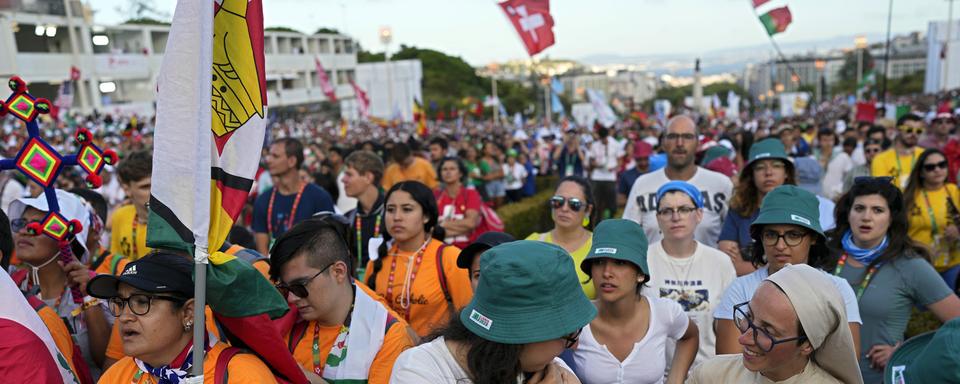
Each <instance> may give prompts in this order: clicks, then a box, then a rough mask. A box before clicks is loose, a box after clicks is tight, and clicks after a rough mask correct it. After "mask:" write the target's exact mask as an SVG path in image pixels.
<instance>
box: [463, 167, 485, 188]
mask: <svg viewBox="0 0 960 384" xmlns="http://www.w3.org/2000/svg"><path fill="white" fill-rule="evenodd" d="M463 165H465V166H466V167H467V185H472V186H474V187H479V186H481V185H483V180H481V179H480V176H482V175H483V173H481V171H480V166H479V165H477V163H471V162H469V161H464V162H463Z"/></svg>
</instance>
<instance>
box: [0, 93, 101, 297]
mask: <svg viewBox="0 0 960 384" xmlns="http://www.w3.org/2000/svg"><path fill="white" fill-rule="evenodd" d="M7 85H8V86H9V87H10V90H11V91H13V94H11V95H10V97H8V98H7V99H6V101H0V117H3V116H4V115H6V114H8V113H9V114H11V115H13V116H14V117H16V118H17V119H20V120H21V121H23V122H24V123H25V124H26V126H27V134H28V140H27V142H26V143H24V144H23V146H22V147H20V151H19V152H18V153H17V156H16V157H15V158H13V159H3V160H0V170H13V169H16V170H18V171H20V173H22V174H24V175H25V176H26V177H28V178H30V180H33V181H35V182H36V183H37V184H40V186H42V187H43V194H44V196H45V197H46V199H47V206H48V207H49V208H50V211H49V212H48V213H47V216H46V217H44V218H43V220H42V221H40V222H33V223H30V224H29V225H27V230H28V232H29V233H30V234H33V235H39V234H44V235H47V236H49V237H51V238H53V239H55V240H57V241H58V242H59V244H60V258H61V260H62V261H63V262H64V263H70V262H72V261H73V260H74V259H77V258H75V257H74V255H73V251H72V250H71V248H70V239H71V238H72V235H75V234H77V233H80V231H81V230H83V224H82V223H81V222H80V221H79V220H67V219H66V218H65V217H64V216H63V215H61V214H60V205H59V204H58V203H57V195H56V190H55V189H54V184H55V181H56V180H57V176H59V175H60V172H61V171H62V170H63V169H64V167H66V166H72V165H79V166H80V168H81V169H83V170H84V172H86V173H87V177H86V182H87V185H88V186H89V187H90V188H96V187H99V186H100V185H101V183H102V179H101V178H100V171H101V170H103V166H104V165H106V164H111V165H116V164H117V160H118V159H117V153H116V152H114V151H113V150H110V149H108V150H101V149H100V148H99V147H97V146H96V145H95V144H93V135H92V134H91V133H90V131H88V130H86V129H84V128H80V129H78V130H77V134H76V137H75V138H76V140H77V142H78V143H79V144H80V150H79V151H78V152H77V154H76V155H67V156H63V155H61V154H60V153H59V152H57V150H56V149H54V148H53V146H51V145H50V144H48V143H47V142H46V141H45V140H44V139H43V137H41V136H40V126H39V124H38V123H37V116H39V115H41V114H48V113H50V109H51V108H50V106H51V104H50V101H49V100H47V99H44V98H42V97H41V98H37V97H34V96H33V95H31V94H30V93H29V91H28V90H27V83H26V82H25V81H23V79H21V78H19V77H16V76H14V77H12V78H10V80H9V81H8V82H7ZM71 289H72V290H73V289H75V290H76V291H75V292H74V295H73V298H74V301H75V302H76V301H78V300H82V299H83V296H82V295H80V292H79V287H76V286H75V287H71Z"/></svg>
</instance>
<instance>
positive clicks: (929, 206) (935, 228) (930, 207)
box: [921, 191, 937, 236]
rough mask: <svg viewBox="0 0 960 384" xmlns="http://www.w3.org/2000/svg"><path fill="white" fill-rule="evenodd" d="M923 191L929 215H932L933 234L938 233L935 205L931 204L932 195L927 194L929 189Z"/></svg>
mask: <svg viewBox="0 0 960 384" xmlns="http://www.w3.org/2000/svg"><path fill="white" fill-rule="evenodd" d="M921 192H923V200H924V201H925V202H926V203H927V215H929V216H930V227H931V228H933V229H932V232H931V234H932V235H933V236H936V235H937V218H936V216H934V215H933V206H932V205H930V197H929V196H927V191H921Z"/></svg>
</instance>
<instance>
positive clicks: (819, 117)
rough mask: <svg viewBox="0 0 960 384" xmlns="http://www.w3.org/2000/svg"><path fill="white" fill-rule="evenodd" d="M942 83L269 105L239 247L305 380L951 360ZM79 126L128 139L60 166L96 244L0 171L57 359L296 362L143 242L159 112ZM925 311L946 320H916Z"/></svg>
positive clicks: (911, 371) (860, 367)
mask: <svg viewBox="0 0 960 384" xmlns="http://www.w3.org/2000/svg"><path fill="white" fill-rule="evenodd" d="M942 101H943V102H941V103H933V104H932V105H927V106H925V107H926V109H929V110H926V109H924V108H921V107H919V106H914V112H913V113H907V114H904V115H902V116H898V117H897V119H896V120H895V121H894V120H891V119H887V118H885V117H884V115H882V114H881V115H880V117H878V118H876V119H875V120H873V121H862V120H860V121H858V120H856V119H855V118H854V111H853V110H851V109H849V108H848V107H846V106H843V105H833V104H829V103H825V104H823V105H819V106H817V107H816V108H815V111H813V112H815V113H813V114H811V115H809V116H803V117H789V118H774V117H772V116H767V115H758V116H757V117H756V118H753V119H751V120H748V121H746V122H740V121H739V120H736V119H727V120H724V119H709V118H705V117H702V116H698V115H696V114H692V113H680V114H677V115H675V116H673V117H671V118H669V119H666V120H663V121H644V122H632V123H629V124H628V123H618V124H617V125H615V126H613V127H603V126H600V125H596V126H595V127H592V128H590V127H587V128H584V127H579V128H577V127H567V128H564V127H551V126H545V127H537V126H533V125H528V126H521V127H505V126H499V125H498V126H489V125H485V124H484V123H483V122H479V123H467V124H463V125H461V124H457V126H453V125H451V124H437V125H435V126H434V127H433V129H432V131H433V132H432V134H431V135H430V136H429V137H416V136H411V135H404V134H402V133H398V132H389V131H385V130H378V129H377V128H376V127H372V126H369V125H363V126H362V127H360V128H357V135H356V136H355V137H354V136H353V135H351V137H350V138H349V139H348V138H346V137H343V136H341V134H340V133H338V131H337V130H338V128H337V127H333V126H330V125H329V124H314V123H312V122H311V121H310V120H305V121H306V122H304V121H296V122H294V121H277V122H274V123H273V124H272V125H271V129H270V132H269V133H270V139H269V140H268V142H267V144H266V145H265V146H264V148H263V151H262V153H261V155H262V158H263V162H262V167H261V169H260V170H259V171H258V173H257V175H256V176H255V183H254V186H253V188H252V190H251V194H250V197H249V204H248V206H247V208H246V209H245V210H244V212H243V213H242V215H241V217H240V218H239V219H238V221H237V223H236V226H235V227H234V228H233V229H232V230H231V231H230V235H229V238H228V244H226V245H225V246H224V250H225V251H226V252H227V253H229V254H231V255H235V256H236V257H237V258H240V259H242V260H243V261H244V262H245V263H246V264H245V265H248V266H249V267H250V268H253V269H256V270H257V271H259V272H260V275H262V278H263V279H266V280H268V281H269V282H270V283H271V284H273V285H274V286H275V287H276V289H277V292H276V293H272V292H271V293H270V294H272V295H280V296H282V297H283V298H284V299H285V300H286V301H287V303H288V304H289V306H290V310H291V311H293V312H295V313H296V316H295V317H296V321H295V322H293V323H292V324H291V325H290V326H289V327H286V328H280V327H278V329H264V330H262V331H263V332H274V331H276V332H278V335H276V336H277V337H278V338H282V340H284V342H285V344H286V345H287V346H288V351H286V352H287V353H289V354H290V356H291V357H292V358H293V359H294V360H295V361H296V362H297V364H299V366H300V367H301V369H302V371H303V374H304V375H305V377H306V378H307V380H308V381H309V382H311V383H338V382H351V383H352V382H369V383H400V384H403V383H470V382H473V383H513V382H517V383H520V382H522V383H544V384H546V383H577V382H582V383H588V384H589V383H683V382H692V383H714V382H718V383H719V382H724V383H728V382H729V383H732V382H736V383H770V382H797V383H890V382H897V383H900V382H906V383H928V382H958V383H960V369H958V368H957V364H956V361H955V360H954V361H953V363H952V364H943V365H942V366H938V367H936V369H931V368H930V365H929V364H930V361H938V360H943V359H946V360H949V359H951V358H952V359H956V356H952V355H949V353H950V352H948V351H947V350H945V349H941V350H942V352H941V350H938V349H935V348H937V346H938V345H939V346H943V345H945V344H949V343H950V340H954V341H955V340H957V337H960V336H958V334H957V329H958V324H960V320H955V319H956V318H958V317H960V298H958V296H957V292H958V275H960V230H958V228H960V227H958V226H960V210H958V206H957V204H958V203H960V189H958V187H957V185H956V184H955V183H956V182H957V178H958V171H960V132H958V131H957V130H956V128H957V122H958V116H960V108H956V109H954V105H953V104H952V103H954V102H955V100H951V99H944V100H942ZM108 120H109V122H107V121H108ZM71 125H74V126H77V125H79V126H86V127H89V128H92V129H93V130H94V132H97V136H98V137H97V139H98V140H99V141H100V142H102V143H116V144H118V146H119V152H120V153H121V159H120V162H119V164H118V165H117V166H116V167H110V168H108V169H106V170H105V172H104V175H103V179H104V183H103V186H101V187H99V188H97V189H89V188H86V187H85V186H84V185H83V183H82V180H81V179H79V178H78V177H74V176H72V175H70V174H65V175H64V176H63V177H61V178H60V180H58V189H57V191H56V200H57V202H58V204H59V209H60V212H61V214H63V215H64V216H65V217H66V218H67V219H68V220H78V221H79V222H81V223H82V224H83V228H82V231H81V232H80V233H78V234H77V235H76V236H75V237H74V238H73V239H72V240H71V242H70V243H69V246H70V247H71V249H72V251H73V253H74V254H75V255H78V260H76V261H74V262H72V263H68V264H64V263H62V262H60V261H59V260H60V254H61V252H62V249H61V245H59V244H58V243H57V242H56V241H54V240H53V239H51V238H48V237H45V236H42V235H37V234H35V233H34V232H32V231H31V230H30V224H31V223H35V222H38V221H40V220H42V219H43V218H44V217H45V216H46V214H47V213H48V212H49V211H50V209H51V208H50V207H49V206H48V204H47V200H46V199H45V198H44V196H43V195H42V194H41V193H42V190H41V189H40V188H39V187H37V186H36V185H33V184H32V182H29V181H26V180H22V179H19V178H18V177H16V175H14V174H13V173H4V174H0V208H2V212H3V214H4V215H6V217H0V254H2V256H3V260H2V261H3V263H2V267H3V268H4V270H5V271H7V272H9V273H8V274H5V275H6V276H8V277H9V280H10V281H11V282H12V285H15V286H16V287H17V288H18V289H19V290H20V291H21V292H22V294H23V296H24V297H25V299H26V303H27V304H29V305H30V306H31V307H32V308H33V309H34V310H35V312H36V314H37V315H38V316H39V319H40V322H34V324H40V323H42V324H43V326H44V328H45V329H42V330H39V331H43V332H46V333H49V335H50V337H51V339H52V340H53V342H54V343H55V345H56V349H57V350H58V351H59V353H60V355H61V356H62V358H63V359H62V363H63V364H65V368H64V369H69V370H70V371H71V372H72V373H73V374H74V375H75V378H76V381H77V382H79V383H84V384H86V383H93V382H100V383H108V384H110V383H124V384H125V383H128V382H132V383H138V384H140V383H158V384H165V383H180V382H181V380H182V379H183V378H184V377H185V376H186V375H187V374H188V372H189V371H190V367H191V366H192V365H193V363H194V362H193V359H192V352H191V351H192V347H193V338H192V335H193V328H194V327H200V326H204V327H205V328H206V330H207V333H208V334H209V336H208V339H207V340H206V345H205V350H206V351H207V352H206V353H205V355H204V356H205V360H204V372H205V377H206V376H209V380H207V379H205V382H217V383H220V382H230V383H269V382H275V381H277V380H278V378H277V377H276V376H275V375H277V372H276V371H272V370H271V368H272V367H270V366H268V365H267V364H266V363H265V362H264V361H263V360H261V358H260V357H259V356H258V355H257V354H256V352H258V351H246V350H243V349H241V348H237V347H236V346H231V345H230V343H229V340H228V338H227V337H225V335H224V334H223V333H222V332H223V330H222V329H220V327H219V326H218V324H217V322H215V321H214V320H213V318H214V317H213V316H212V312H211V309H210V308H209V307H208V308H205V309H203V310H204V311H205V312H206V313H207V316H206V319H207V324H204V325H200V324H193V319H194V317H193V313H194V311H198V310H201V308H195V307H194V295H195V292H194V290H193V280H192V267H193V265H192V262H191V260H192V259H191V257H190V256H189V255H185V254H181V253H179V252H178V251H173V250H166V249H152V248H150V247H149V246H148V243H147V232H148V231H149V229H150V228H148V225H149V224H150V221H149V220H148V218H149V216H150V209H151V207H150V204H149V202H150V187H151V174H152V170H153V167H154V166H162V165H160V164H153V162H152V155H151V152H150V151H151V142H152V137H151V135H152V133H151V126H150V122H149V121H144V122H139V121H138V120H137V119H136V118H128V119H123V121H121V122H115V121H113V118H108V117H107V116H92V117H89V118H86V119H73V120H71V121H69V122H66V123H60V124H59V125H55V126H54V128H51V129H50V130H51V132H54V131H56V132H61V131H65V130H66V129H67V127H69V126H71ZM4 130H5V132H6V134H7V135H8V136H7V137H8V140H6V142H5V144H6V145H5V147H4V151H3V154H4V155H5V156H6V157H11V156H14V155H15V154H16V149H17V146H18V145H19V143H20V140H22V135H21V136H17V134H14V132H16V127H15V125H14V124H13V123H12V121H11V120H5V121H4ZM54 144H55V145H56V146H58V149H60V150H63V151H69V150H70V149H71V145H72V144H70V142H69V141H66V140H61V141H59V142H55V143H54ZM547 180H549V181H553V183H552V185H550V186H549V188H552V192H550V197H549V198H548V199H547V200H546V206H545V207H543V208H544V209H546V210H549V212H550V215H549V218H550V221H549V222H545V223H539V224H541V225H540V226H539V227H538V228H529V229H528V230H527V231H526V232H525V233H512V234H507V233H503V232H502V230H503V224H504V223H502V222H501V220H500V217H499V216H498V214H497V209H498V208H500V207H504V206H508V205H510V204H514V203H518V202H523V201H526V199H529V198H531V196H534V195H537V194H538V193H539V192H544V191H542V190H537V188H538V187H537V186H538V185H545V183H544V181H547ZM541 188H542V187H541ZM539 231H542V232H539ZM4 284H6V283H4ZM72 288H79V290H77V289H72ZM78 292H79V294H80V296H82V297H79V298H78V297H76V295H77V293H78ZM921 312H929V313H930V314H931V315H932V317H935V318H936V319H937V320H938V321H940V322H943V323H945V324H944V325H943V326H942V327H940V328H939V330H937V331H936V333H930V334H924V335H921V336H918V337H916V338H914V339H910V340H906V339H905V338H906V332H907V327H908V323H909V322H910V320H911V319H912V318H916V316H917V315H918V313H921ZM33 331H34V332H37V331H38V330H33ZM12 339H14V338H11V340H12ZM10 345H11V344H9V343H8V344H7V345H4V342H3V341H0V350H10V348H13V347H11V346H10ZM18 348H25V347H18ZM24 350H25V349H24ZM347 351H349V352H350V353H347ZM251 352H254V353H251ZM5 360H7V361H5ZM17 364H22V362H11V361H9V359H6V358H3V357H0V365H2V366H3V367H7V366H11V365H17ZM924 367H926V368H924ZM54 368H56V367H54ZM11 369H12V368H11ZM39 369H41V370H42V369H45V368H39ZM11 372H12V371H11ZM3 375H4V373H3V369H0V377H2V376H3ZM36 377H43V376H42V375H39V374H38V375H37V376H36ZM215 378H216V380H218V381H212V380H214V379H215ZM894 378H896V379H897V380H900V381H893V380H894ZM282 379H284V380H286V379H289V378H282ZM931 380H933V381H931Z"/></svg>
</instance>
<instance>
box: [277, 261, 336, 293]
mask: <svg viewBox="0 0 960 384" xmlns="http://www.w3.org/2000/svg"><path fill="white" fill-rule="evenodd" d="M336 263H337V262H336V261H334V262H332V263H330V264H327V266H326V267H323V269H321V270H320V272H317V274H316V275H313V276H312V277H310V278H308V279H302V280H300V281H295V282H293V283H290V284H286V283H283V282H280V283H277V284H276V287H277V290H278V291H280V294H282V295H283V297H287V294H288V293H291V292H292V293H293V294H294V295H295V296H297V297H299V298H301V299H306V298H307V296H310V291H307V285H309V284H310V282H311V281H313V279H316V278H317V276H320V274H321V273H324V272H326V271H327V269H329V268H330V266H332V265H334V264H336Z"/></svg>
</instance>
